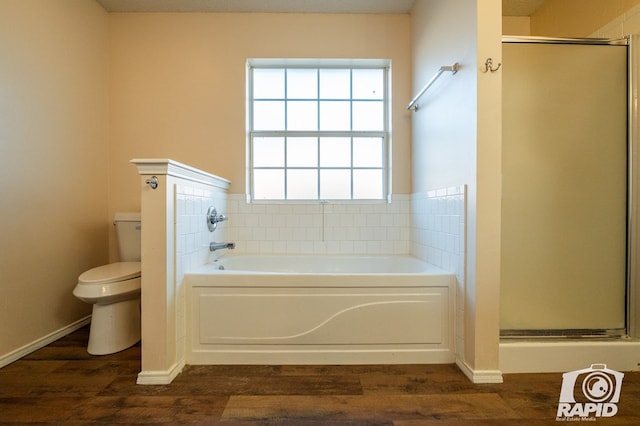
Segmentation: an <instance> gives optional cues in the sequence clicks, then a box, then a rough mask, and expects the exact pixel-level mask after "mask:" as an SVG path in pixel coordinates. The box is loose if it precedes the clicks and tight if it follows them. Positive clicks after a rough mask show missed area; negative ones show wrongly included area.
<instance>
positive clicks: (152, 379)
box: [136, 359, 185, 385]
mask: <svg viewBox="0 0 640 426" xmlns="http://www.w3.org/2000/svg"><path fill="white" fill-rule="evenodd" d="M184 366H185V363H184V359H183V360H180V362H177V363H175V364H173V366H172V367H171V368H170V369H168V370H165V371H141V372H140V373H138V380H137V381H136V383H137V384H139V385H168V384H170V383H171V382H172V381H173V379H175V378H176V376H177V375H178V374H180V373H181V372H182V369H183V368H184Z"/></svg>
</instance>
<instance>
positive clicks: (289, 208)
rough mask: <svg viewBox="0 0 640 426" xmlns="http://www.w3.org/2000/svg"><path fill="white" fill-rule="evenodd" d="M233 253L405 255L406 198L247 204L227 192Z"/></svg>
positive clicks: (408, 202) (408, 205)
mask: <svg viewBox="0 0 640 426" xmlns="http://www.w3.org/2000/svg"><path fill="white" fill-rule="evenodd" d="M227 203H228V204H227V212H226V214H227V215H228V216H229V222H228V225H227V224H225V226H228V228H227V232H228V234H227V235H228V237H229V239H230V241H234V242H235V243H236V252H237V253H256V254H271V253H278V254H301V253H302V254H313V253H315V254H369V255H373V254H389V255H400V254H409V251H410V243H409V241H410V238H411V230H410V223H411V220H410V209H411V197H410V196H408V195H394V196H393V201H392V203H379V204H259V203H254V204H247V203H246V201H245V196H244V195H243V194H229V197H228V200H227Z"/></svg>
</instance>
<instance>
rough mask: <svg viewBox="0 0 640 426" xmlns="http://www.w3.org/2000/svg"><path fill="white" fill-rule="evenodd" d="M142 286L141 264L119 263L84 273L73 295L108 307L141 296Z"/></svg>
mask: <svg viewBox="0 0 640 426" xmlns="http://www.w3.org/2000/svg"><path fill="white" fill-rule="evenodd" d="M141 285H142V279H141V271H140V262H117V263H110V264H108V265H103V266H98V267H96V268H93V269H89V270H88V271H86V272H84V273H82V274H81V275H80V276H79V277H78V284H77V285H76V286H75V288H74V289H73V294H74V295H75V296H76V297H77V298H78V299H80V300H83V301H85V302H87V303H97V304H101V305H106V304H110V303H115V302H119V301H122V300H127V299H131V297H135V295H136V294H137V295H139V294H140V288H141ZM138 297H139V296H138Z"/></svg>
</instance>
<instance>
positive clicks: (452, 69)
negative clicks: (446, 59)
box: [407, 62, 460, 111]
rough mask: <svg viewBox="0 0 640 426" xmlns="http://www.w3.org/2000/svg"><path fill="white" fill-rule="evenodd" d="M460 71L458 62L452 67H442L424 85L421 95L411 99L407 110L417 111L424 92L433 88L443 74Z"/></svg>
mask: <svg viewBox="0 0 640 426" xmlns="http://www.w3.org/2000/svg"><path fill="white" fill-rule="evenodd" d="M459 69H460V64H459V63H457V62H456V63H455V64H453V65H451V66H441V67H440V69H439V70H438V72H437V73H436V75H434V76H433V77H431V80H429V82H428V83H427V84H425V85H424V87H423V88H422V90H420V93H418V94H417V95H416V96H415V97H414V98H413V99H411V102H409V105H407V109H412V110H414V111H417V110H418V108H419V105H418V99H420V97H421V96H422V95H424V92H426V91H427V89H428V88H429V87H431V85H432V84H433V83H435V82H436V80H437V79H438V78H439V77H440V76H441V75H442V73H443V72H445V71H450V72H451V73H452V75H453V74H455V73H457V72H458V70H459Z"/></svg>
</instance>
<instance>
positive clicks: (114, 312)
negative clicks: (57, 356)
mask: <svg viewBox="0 0 640 426" xmlns="http://www.w3.org/2000/svg"><path fill="white" fill-rule="evenodd" d="M140 266H141V265H140V262H117V263H111V264H108V265H104V266H99V267H97V268H93V269H90V270H88V271H86V272H84V273H83V274H82V275H80V277H79V278H78V284H77V285H76V287H75V288H74V289H73V294H74V296H76V297H77V298H78V299H80V300H82V301H84V302H87V303H91V304H93V312H92V315H91V330H90V332H89V344H88V346H87V352H89V353H90V354H92V355H106V354H112V353H115V352H119V351H121V350H124V349H126V348H128V347H130V346H132V345H134V344H136V343H137V342H138V341H139V340H140V282H141V280H140V275H141V274H140V269H141V268H140Z"/></svg>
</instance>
